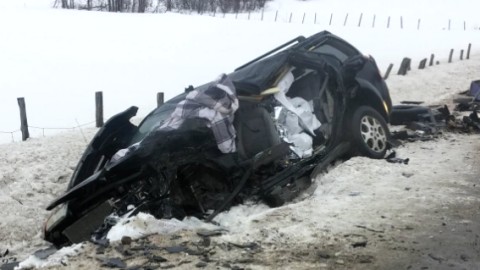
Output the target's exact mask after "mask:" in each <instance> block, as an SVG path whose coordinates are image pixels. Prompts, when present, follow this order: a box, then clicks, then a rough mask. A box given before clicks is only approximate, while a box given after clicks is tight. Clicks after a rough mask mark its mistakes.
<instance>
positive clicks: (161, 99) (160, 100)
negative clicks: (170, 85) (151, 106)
mask: <svg viewBox="0 0 480 270" xmlns="http://www.w3.org/2000/svg"><path fill="white" fill-rule="evenodd" d="M163 103H164V95H163V92H158V93H157V108H158V107H160V106H162V105H163Z"/></svg>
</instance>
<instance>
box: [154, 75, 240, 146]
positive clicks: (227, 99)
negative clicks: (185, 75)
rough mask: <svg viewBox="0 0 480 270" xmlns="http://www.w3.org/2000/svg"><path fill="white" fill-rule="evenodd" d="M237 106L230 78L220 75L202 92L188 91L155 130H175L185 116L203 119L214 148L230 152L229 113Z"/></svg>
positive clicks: (232, 132) (232, 141) (232, 137)
mask: <svg viewBox="0 0 480 270" xmlns="http://www.w3.org/2000/svg"><path fill="white" fill-rule="evenodd" d="M237 109H238V99H237V96H236V92H235V87H234V86H233V83H232V81H231V80H230V78H229V77H228V76H227V75H225V74H222V75H220V77H219V78H218V79H217V80H216V81H215V82H214V83H212V85H211V86H210V87H208V88H206V89H204V90H203V91H199V90H193V91H192V92H190V93H189V94H188V95H187V97H186V98H185V100H184V101H182V102H180V103H178V104H177V107H176V108H175V111H174V112H173V113H172V115H171V116H170V118H169V119H168V120H167V121H166V122H165V123H164V124H163V125H162V126H160V127H159V129H160V130H172V129H177V128H179V127H180V125H181V124H182V123H183V122H184V120H185V119H189V118H204V119H207V120H208V122H209V128H211V129H212V131H213V134H214V136H215V140H216V142H217V145H218V149H220V151H221V152H222V153H232V152H235V151H236V146H235V137H236V132H235V128H234V127H233V116H234V114H235V111H236V110H237Z"/></svg>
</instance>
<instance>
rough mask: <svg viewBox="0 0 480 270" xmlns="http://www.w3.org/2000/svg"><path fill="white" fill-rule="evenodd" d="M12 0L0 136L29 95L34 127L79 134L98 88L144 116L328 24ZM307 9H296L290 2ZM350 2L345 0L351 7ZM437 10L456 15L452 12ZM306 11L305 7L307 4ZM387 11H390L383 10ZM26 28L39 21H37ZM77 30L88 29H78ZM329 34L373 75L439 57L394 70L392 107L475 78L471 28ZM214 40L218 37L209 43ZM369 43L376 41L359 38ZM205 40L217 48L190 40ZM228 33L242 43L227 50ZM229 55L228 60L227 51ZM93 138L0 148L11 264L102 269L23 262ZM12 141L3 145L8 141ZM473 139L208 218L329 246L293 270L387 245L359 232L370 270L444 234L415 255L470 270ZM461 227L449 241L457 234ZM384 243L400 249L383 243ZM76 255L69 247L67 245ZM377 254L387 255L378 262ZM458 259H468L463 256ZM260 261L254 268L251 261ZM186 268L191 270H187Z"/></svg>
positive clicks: (1, 50)
mask: <svg viewBox="0 0 480 270" xmlns="http://www.w3.org/2000/svg"><path fill="white" fill-rule="evenodd" d="M21 2H22V1H16V2H15V3H16V4H15V5H9V6H8V7H7V6H6V4H5V3H7V1H6V0H0V34H1V35H2V37H4V39H3V38H2V43H0V60H1V61H0V72H1V73H2V76H0V89H6V90H2V91H3V92H2V95H3V97H2V100H1V101H0V102H1V103H0V115H2V116H1V117H2V121H1V123H0V131H1V130H3V129H7V130H12V129H16V128H17V125H18V124H17V120H16V119H14V118H15V117H16V116H15V117H13V116H14V115H17V114H18V112H17V108H16V101H15V98H16V97H17V96H25V97H26V98H27V110H28V113H29V118H30V119H31V120H32V121H31V122H30V124H33V125H40V126H49V125H55V126H57V125H60V126H77V124H78V123H83V122H86V121H90V120H91V119H92V118H93V101H92V100H93V92H94V91H96V90H104V94H106V98H105V102H106V107H107V108H106V115H107V116H109V115H111V114H113V113H115V112H118V111H120V110H123V109H125V108H126V107H128V106H130V105H132V104H136V105H140V106H141V107H142V108H145V109H146V110H145V111H142V112H141V114H145V113H147V112H148V110H150V109H151V108H153V107H154V106H155V104H154V102H155V100H154V97H155V93H156V92H157V91H165V92H166V97H167V98H169V97H172V96H173V95H174V94H176V93H178V92H179V91H181V89H183V87H184V86H186V85H187V84H190V83H191V84H194V85H195V84H199V83H202V82H204V81H205V78H211V77H213V76H215V75H217V74H218V73H220V72H224V71H229V70H232V69H233V68H235V67H236V66H237V65H239V64H241V63H243V62H246V61H248V60H250V58H252V57H255V56H256V55H258V54H259V53H262V52H264V51H266V50H268V49H270V48H271V47H273V46H276V45H278V43H281V42H284V41H286V40H288V39H290V38H291V37H293V36H297V35H299V34H305V35H309V34H312V33H314V32H317V31H319V30H322V29H323V28H325V25H320V26H319V25H307V24H305V25H301V24H299V23H296V24H293V23H292V24H285V23H283V24H279V23H271V22H258V21H252V22H248V21H246V20H238V21H234V20H231V19H228V18H226V19H225V20H220V18H210V17H207V16H203V17H200V16H192V17H188V16H184V15H178V14H164V15H152V14H147V15H138V14H105V13H98V12H79V11H63V10H48V9H45V8H43V9H42V8H41V6H35V7H34V6H32V5H31V3H38V2H34V1H23V5H20V4H19V3H21ZM353 2H355V1H353ZM403 2H405V1H403ZM12 3H13V2H12ZM29 3H30V4H29ZM313 3H314V1H305V2H301V4H299V5H308V4H313ZM372 3H374V2H372ZM375 3H377V4H378V2H375ZM415 3H416V2H415ZM448 3H450V2H448ZM455 3H457V4H458V6H460V5H461V4H462V5H464V4H465V5H466V4H472V3H471V1H463V2H462V1H460V2H459V1H455ZM2 4H3V5H2ZM290 4H291V2H290V1H287V0H282V1H279V0H278V1H275V2H273V3H272V7H271V11H273V10H275V9H278V8H285V6H287V5H290ZM275 5H276V6H275ZM357 5H358V4H355V5H352V6H351V7H352V9H353V7H354V6H357ZM439 6H442V5H440V4H438V3H437V2H435V7H436V8H438V7H439ZM445 6H446V7H447V8H448V9H452V8H451V7H449V6H448V5H447V4H445ZM43 7H44V6H43ZM289 7H291V6H289ZM335 7H336V8H338V9H340V8H341V7H339V6H335ZM382 7H383V8H385V10H388V8H387V7H384V6H382ZM295 8H297V7H295ZM356 8H357V7H355V9H356ZM298 9H299V10H300V8H299V7H298ZM308 9H309V10H314V9H313V8H312V7H311V6H309V7H308ZM356 10H357V9H356ZM382 10H383V9H381V10H379V11H378V12H381V11H382ZM385 10H383V11H385ZM462 10H464V11H465V12H466V14H467V15H466V16H470V15H468V14H470V13H471V12H472V11H474V10H478V9H476V8H473V7H472V8H470V9H468V8H467V9H465V8H462ZM387 13H388V12H386V11H385V13H384V14H387ZM441 14H444V13H441ZM72 15H75V16H72ZM434 15H435V17H438V16H437V14H434ZM460 15H461V14H460ZM432 17H433V16H432ZM460 17H461V16H460ZM475 18H478V17H475ZM475 18H473V19H475ZM473 19H472V20H473ZM31 21H35V24H32V23H31ZM59 21H61V22H62V24H61V25H60V24H59V23H58V22H59ZM218 22H220V23H218ZM173 24H175V25H179V27H177V28H175V29H166V28H162V31H157V30H151V31H147V33H141V31H138V29H140V28H141V29H152V28H150V27H151V26H157V25H173ZM192 24H195V25H197V26H198V28H197V29H199V28H201V29H204V31H197V30H194V31H195V32H192V31H191V30H189V29H190V28H191V27H190V26H191V25H192ZM11 25H16V27H7V26H11ZM112 25H123V26H124V27H125V28H126V29H124V30H122V31H120V30H118V29H112V27H111V26H112ZM84 26H86V29H88V30H84V29H83V27H84ZM64 27H68V29H69V30H70V31H66V30H65V29H64ZM442 27H444V26H442ZM326 28H328V29H329V30H332V31H333V32H334V33H336V34H339V35H340V36H342V37H344V38H346V39H347V40H349V41H351V42H352V43H353V44H355V45H356V46H358V47H359V48H360V49H361V50H362V51H363V52H365V53H370V54H373V55H374V56H375V57H376V59H377V61H378V62H379V64H380V66H381V67H383V68H382V70H384V68H385V67H386V65H388V63H390V62H393V61H396V62H395V63H396V65H397V67H398V63H399V61H400V59H401V58H402V57H403V56H411V57H413V58H414V63H415V61H418V60H420V59H419V58H420V57H427V56H429V54H430V53H431V52H434V51H432V50H438V52H442V53H441V54H440V55H437V57H438V59H440V60H441V62H442V64H440V65H438V66H437V65H436V66H434V67H428V68H427V69H426V70H422V71H418V70H416V67H415V64H412V68H413V69H412V71H411V72H410V73H409V75H408V76H396V75H391V76H390V78H389V79H388V81H387V82H388V84H389V87H390V89H391V95H392V99H393V101H394V103H398V102H400V101H402V100H417V101H425V102H426V103H427V104H435V103H439V102H444V101H445V100H448V99H450V98H452V97H453V95H454V94H456V93H459V92H461V91H464V90H466V89H467V88H468V86H469V85H470V82H471V80H473V79H478V77H476V76H478V74H479V73H478V70H480V69H479V67H480V55H479V54H478V52H479V50H478V49H475V48H476V47H475V45H476V44H480V42H478V41H480V39H479V35H478V32H473V31H474V30H477V29H470V30H468V31H444V30H441V29H440V30H428V31H420V32H415V31H400V30H398V29H397V30H389V31H387V30H385V29H384V30H380V29H377V30H372V29H366V28H361V29H357V28H352V27H346V28H343V27H326ZM352 29H354V31H352ZM152 32H153V33H155V34H152ZM106 33H110V34H111V35H108V34H106ZM218 33H227V34H225V35H223V34H222V36H218V38H217V35H218ZM265 33H268V35H265ZM365 36H367V37H375V38H374V39H366V38H365ZM213 38H215V42H205V43H202V42H199V40H205V39H213ZM135 39H138V40H137V41H135ZM233 39H235V40H237V42H234V43H233V44H232V40H233ZM92 40H93V41H95V42H92ZM173 40H175V41H178V43H177V42H175V43H174V42H173ZM251 40H256V42H255V46H252V42H251ZM413 41H415V42H413ZM474 41H476V42H474ZM468 42H474V43H473V45H474V53H473V54H472V59H471V60H468V61H458V60H455V61H454V63H452V64H445V58H446V56H447V55H448V49H449V48H450V47H455V48H458V49H459V48H460V46H462V47H461V48H464V47H465V46H466V44H467V43H468ZM31 44H35V45H36V46H31ZM192 44H195V46H192ZM418 44H422V45H421V46H419V45H418ZM106 47H109V48H112V51H105V50H103V49H100V48H106ZM138 48H141V50H139V49H138ZM72 51H73V52H75V53H71V52H72ZM232 51H235V52H236V53H235V54H232V53H231V52H232ZM238 52H242V53H238ZM192 55H194V57H193V56H192ZM212 56H215V59H212ZM457 58H458V57H457ZM192 59H194V60H195V61H192ZM217 60H218V61H217ZM395 69H396V68H394V70H395ZM119 78H121V79H119ZM65 89H68V90H69V91H64V90H65ZM132 92H134V93H135V95H132ZM89 93H90V94H89ZM51 96H55V100H54V101H50V100H49V99H50V98H49V97H51ZM107 97H108V98H107ZM12 100H13V101H12ZM58 100H62V101H64V103H65V104H63V105H61V106H60V107H56V106H53V105H52V104H58V102H57V101H58ZM62 106H63V107H62ZM85 110H86V111H85ZM59 111H61V112H62V113H58V112H59ZM86 115H87V116H86ZM88 115H91V116H88ZM75 119H76V120H77V121H75ZM77 122H78V123H77ZM95 131H96V129H95V128H86V129H82V132H78V129H77V130H76V131H68V132H62V133H60V134H58V135H56V136H47V137H45V138H43V137H42V136H41V134H39V133H37V134H36V135H35V134H34V136H33V137H34V138H32V139H30V140H28V141H27V142H22V143H19V142H16V143H9V144H2V145H0V209H1V210H0V211H1V214H2V219H0V228H2V229H1V230H0V252H2V251H4V250H5V249H9V250H10V255H11V256H15V257H17V258H18V259H19V260H25V259H26V260H25V261H24V262H23V266H25V267H26V268H28V267H32V266H33V267H43V266H47V265H49V266H52V265H55V264H59V263H60V264H61V263H62V262H63V263H66V264H67V263H68V264H69V267H71V268H77V269H80V268H82V267H83V269H94V268H97V267H98V265H96V264H95V263H98V262H96V261H95V260H92V259H88V258H85V257H82V256H83V255H80V256H76V257H75V256H73V257H75V258H74V259H73V261H72V260H69V262H67V261H65V260H64V259H65V258H67V257H69V256H72V254H75V252H73V253H70V252H64V251H61V252H58V253H57V254H55V255H53V256H52V257H50V258H49V259H48V260H46V261H37V260H36V259H35V258H32V257H28V255H29V254H31V253H32V252H33V251H35V250H38V249H40V248H44V247H46V245H47V243H45V242H44V241H43V240H41V228H42V226H43V222H44V221H45V219H46V218H47V216H48V214H49V212H47V211H45V210H44V209H45V207H46V205H47V204H48V203H49V202H51V201H52V200H53V199H54V198H55V197H57V196H58V195H59V194H61V193H62V192H63V191H64V190H65V188H66V186H67V182H68V180H69V178H70V176H71V174H72V172H73V169H74V167H75V165H76V163H77V161H78V159H79V158H80V156H81V154H82V152H83V150H84V149H85V147H86V145H87V142H88V141H89V140H90V138H91V137H92V136H93V134H94V133H95ZM9 136H10V135H7V139H4V141H3V142H8V141H9V140H10V137H9ZM479 139H480V137H479V136H478V135H472V136H466V135H460V134H446V135H445V136H443V137H442V138H439V139H437V140H435V141H431V142H424V143H411V144H406V145H405V146H403V147H401V148H399V149H398V153H399V156H400V157H408V158H410V163H409V165H402V164H389V163H386V162H385V161H383V160H370V159H366V158H362V157H357V158H353V159H351V160H349V161H347V162H345V163H342V164H339V165H337V166H333V167H332V168H331V170H329V172H328V173H325V174H323V175H321V176H320V177H318V178H317V180H316V181H315V185H314V187H312V188H311V189H310V190H309V192H307V193H306V194H304V195H303V197H302V199H301V200H298V201H297V202H296V203H293V204H289V205H287V206H284V207H280V208H276V209H271V208H268V207H267V206H265V205H262V204H246V205H241V206H237V207H234V208H232V209H231V210H230V211H228V212H225V213H222V214H220V215H219V216H217V217H216V219H215V221H217V222H218V223H219V225H220V226H221V228H226V229H227V230H228V231H229V232H228V233H226V234H224V235H222V236H220V237H219V238H218V240H217V241H219V242H241V243H244V242H248V241H263V242H265V243H269V244H271V246H275V247H279V249H289V248H291V247H293V248H297V247H298V249H299V250H302V249H304V248H305V247H306V246H307V245H306V244H307V243H309V244H312V245H322V247H326V248H328V249H331V250H334V251H335V252H334V253H335V256H334V257H335V261H334V262H333V266H332V265H331V262H330V261H322V262H320V263H319V262H318V261H315V260H313V259H312V260H309V258H308V256H306V257H303V259H304V261H305V262H300V261H295V262H292V264H291V265H289V266H291V267H292V268H308V267H313V268H318V267H327V268H342V267H345V268H346V269H348V268H349V267H348V266H349V265H348V256H347V255H349V254H354V255H355V254H356V253H355V252H356V250H353V249H352V248H347V247H348V246H349V245H348V241H347V240H348V239H347V240H345V239H344V235H346V234H352V233H355V234H366V232H365V231H368V230H366V229H365V228H367V229H370V230H373V231H388V232H390V233H391V234H390V237H391V238H389V239H387V240H386V241H385V242H383V241H381V239H380V238H378V236H377V235H367V236H368V237H369V246H368V248H367V249H365V252H367V251H369V252H371V253H372V254H375V256H378V257H377V258H376V262H377V263H378V264H377V266H379V267H378V268H379V269H394V268H395V267H392V264H391V263H392V262H394V261H396V259H394V258H392V257H389V256H391V255H392V254H394V255H395V258H399V259H398V261H397V262H398V263H399V264H398V265H397V266H399V267H401V268H406V267H407V266H408V265H413V266H415V269H420V268H421V267H422V266H423V265H424V264H418V263H420V262H422V263H423V262H424V261H422V260H423V259H425V258H424V257H425V256H426V255H425V256H423V257H421V258H420V259H419V261H418V262H417V261H413V258H417V257H416V256H417V255H418V254H416V253H415V254H413V253H412V254H410V253H402V250H404V249H405V250H413V249H414V248H411V247H412V246H413V247H416V245H417V246H418V245H422V244H423V243H437V242H432V241H434V240H435V239H441V240H442V241H443V240H445V239H444V238H442V237H445V235H450V236H451V237H452V238H451V239H446V240H445V241H443V242H438V243H437V244H438V246H442V245H443V246H445V245H447V246H448V243H450V244H451V246H452V249H451V250H450V253H448V252H446V250H448V249H444V250H436V249H435V247H433V245H432V246H428V247H423V248H424V249H423V250H422V252H430V254H434V255H435V256H433V257H434V258H437V257H441V258H443V259H442V260H444V261H445V260H446V261H449V262H450V263H451V264H453V266H452V267H454V269H456V268H466V269H479V268H480V265H478V262H479V261H480V258H479V257H478V254H479V252H480V251H478V248H477V249H476V247H478V246H479V243H478V241H477V242H475V241H476V240H475V239H476V238H475V234H478V232H479V230H478V228H477V227H475V226H476V225H475V224H480V220H479V219H478V215H475V214H470V212H468V213H467V210H466V209H472V211H478V210H476V209H478V205H479V198H480V196H479V191H478V188H479V185H478V175H479V168H480V163H479V155H478V153H479V152H480V149H479ZM0 142H2V141H1V138H0ZM462 207H463V208H462ZM443 223H445V224H446V225H442V224H443ZM432 224H436V225H438V227H437V226H436V225H432ZM205 226H206V227H205ZM208 226H211V225H208V224H204V223H203V222H201V221H198V220H194V219H190V220H188V221H174V220H171V221H165V220H163V221H162V220H160V221H159V220H155V219H153V218H151V216H149V215H147V214H142V215H139V216H137V217H135V218H132V219H131V220H130V222H128V223H127V222H121V223H120V224H119V225H118V227H116V228H114V229H113V230H112V231H111V232H110V233H111V234H110V235H109V237H110V238H111V240H112V241H116V240H118V239H120V238H121V237H122V236H123V235H126V234H128V235H130V236H132V237H141V236H144V235H146V234H151V233H159V232H163V233H169V232H173V231H176V230H178V229H181V231H185V230H187V231H192V230H195V228H208ZM442 226H443V227H442ZM170 229H172V231H170ZM456 231H458V232H459V234H458V235H455V232H456ZM460 232H461V234H460ZM370 233H371V234H373V233H372V232H370ZM454 236H456V237H457V238H453V237H454ZM377 239H380V240H377ZM402 241H403V242H402ZM462 241H463V243H467V245H464V247H463V246H462V245H460V244H458V243H459V242H462ZM389 243H395V245H394V246H388V244H389ZM418 243H420V244H418ZM446 243H447V244H446ZM455 244H457V245H455ZM392 245H393V244H392ZM425 245H426V244H425ZM267 246H268V245H267ZM459 246H461V247H459ZM453 247H455V248H453ZM375 248H377V249H378V250H376V249H375ZM72 249H75V250H77V249H76V248H71V249H67V250H72ZM266 249H267V250H268V248H266ZM417 249H418V248H417ZM386 250H394V251H392V252H393V253H388V254H383V253H382V252H386ZM289 252H293V251H289ZM405 252H407V251H405ZM408 252H409V251H408ZM412 252H413V251H412ZM432 252H433V253H432ZM67 254H68V255H67ZM82 254H83V253H82ZM279 254H280V253H273V255H277V256H276V257H274V258H268V257H267V258H264V259H265V263H270V264H266V265H264V266H265V267H270V268H282V267H283V268H285V265H287V264H284V265H282V263H287V262H286V261H285V260H284V259H283V257H285V258H289V256H278V255H279ZM223 255H224V256H226V257H228V256H233V255H228V254H223ZM461 255H462V256H463V257H462V258H470V260H467V261H465V260H463V259H462V260H463V261H462V260H460V259H459V258H460V257H461ZM467 255H468V256H467ZM465 256H466V257H465ZM427 257H428V256H427ZM431 257H432V256H430V259H429V260H431ZM70 259H71V257H70ZM84 259H85V260H84ZM426 259H428V258H426ZM389 263H390V264H389ZM428 263H432V262H428ZM433 263H436V262H435V261H434V262H433ZM258 264H259V265H262V264H261V263H260V262H258ZM345 264H346V265H345ZM427 265H430V266H431V265H434V264H427ZM369 266H371V265H368V264H367V265H366V266H364V268H361V267H359V269H369ZM382 266H383V267H382ZM434 266H435V267H430V269H442V267H441V266H444V267H446V264H444V265H441V266H439V265H434ZM185 267H186V268H187V269H188V268H191V265H188V264H187V265H185ZM399 267H397V268H399ZM455 267H456V268H455ZM253 268H262V267H254V266H253ZM350 268H353V267H350Z"/></svg>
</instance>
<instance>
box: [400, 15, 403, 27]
mask: <svg viewBox="0 0 480 270" xmlns="http://www.w3.org/2000/svg"><path fill="white" fill-rule="evenodd" d="M400 28H401V29H403V16H400Z"/></svg>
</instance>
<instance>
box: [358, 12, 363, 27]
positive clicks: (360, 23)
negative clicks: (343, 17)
mask: <svg viewBox="0 0 480 270" xmlns="http://www.w3.org/2000/svg"><path fill="white" fill-rule="evenodd" d="M362 18H363V13H360V19H358V27H360V26H362Z"/></svg>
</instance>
